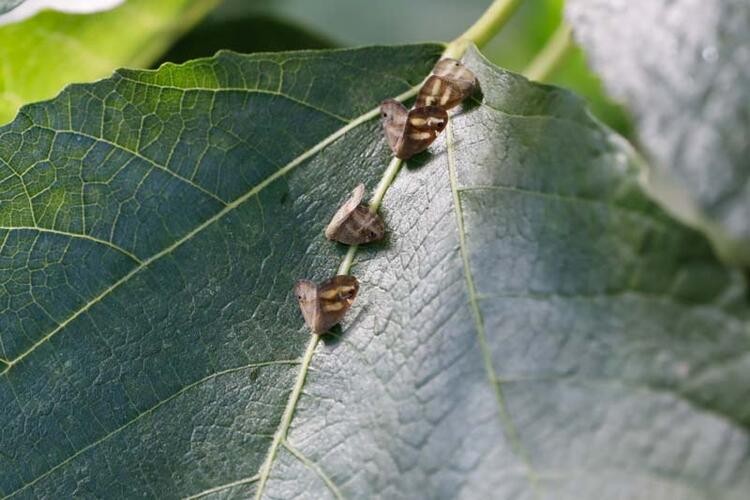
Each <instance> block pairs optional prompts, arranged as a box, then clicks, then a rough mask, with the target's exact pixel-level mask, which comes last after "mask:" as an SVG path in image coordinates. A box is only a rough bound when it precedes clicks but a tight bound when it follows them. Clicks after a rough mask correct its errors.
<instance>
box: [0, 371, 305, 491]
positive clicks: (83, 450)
mask: <svg viewBox="0 0 750 500" xmlns="http://www.w3.org/2000/svg"><path fill="white" fill-rule="evenodd" d="M299 363H300V361H299V360H296V359H283V360H277V361H264V362H260V363H251V364H248V365H243V366H238V367H235V368H228V369H226V370H222V371H219V372H216V373H213V374H211V375H208V376H206V377H203V378H202V379H200V380H197V381H195V382H193V383H191V384H188V385H186V386H185V387H183V388H182V389H180V390H179V391H177V392H175V393H174V394H172V395H171V396H169V397H168V398H166V399H163V400H162V401H159V402H158V403H157V404H155V405H154V406H152V407H151V408H149V409H148V410H145V411H143V412H141V413H139V414H138V415H136V416H135V417H133V418H132V419H130V420H129V421H127V422H126V423H124V424H122V425H120V426H119V427H118V428H117V429H115V430H113V431H111V432H109V433H107V434H106V435H105V436H102V437H101V438H99V439H97V440H96V441H94V442H93V443H91V444H89V445H88V446H85V447H84V448H81V449H80V450H78V451H77V452H76V453H74V454H73V455H71V456H69V457H68V458H66V459H65V460H63V461H62V462H60V463H58V464H57V465H55V466H54V467H52V468H50V469H49V470H48V471H47V472H45V473H43V474H41V475H39V476H37V477H36V478H34V479H33V480H32V481H29V482H28V483H26V484H24V485H23V486H21V487H20V488H18V489H17V490H16V491H14V492H12V493H10V494H9V495H7V496H5V497H3V499H6V498H12V497H13V496H15V495H17V494H18V493H20V492H22V491H24V490H25V489H26V488H28V487H29V486H32V485H34V484H36V483H37V482H39V481H41V480H42V479H44V478H45V477H47V476H49V475H50V474H52V473H53V472H55V471H56V470H58V469H60V468H61V467H65V465H66V464H68V463H70V462H71V461H73V460H75V459H76V458H77V457H79V456H80V455H82V454H83V453H86V452H87V451H89V450H91V449H92V448H95V447H97V446H98V445H100V444H102V443H103V442H105V441H107V440H108V439H110V438H111V437H112V436H115V435H117V434H118V433H120V432H122V431H123V430H125V429H127V428H128V427H130V426H131V425H133V424H134V423H136V422H138V421H139V420H141V419H142V418H144V417H147V416H149V415H151V414H152V413H154V412H155V411H156V410H158V409H159V408H161V407H162V406H164V405H165V404H167V403H169V402H170V401H172V400H174V399H176V398H178V397H179V396H181V395H182V394H184V393H186V392H187V391H189V390H190V389H192V388H194V387H197V386H199V385H201V384H204V383H206V382H208V381H209V380H212V379H215V378H217V377H221V376H223V375H228V374H230V373H236V372H240V371H243V370H249V369H251V368H263V367H266V366H274V365H297V364H299Z"/></svg>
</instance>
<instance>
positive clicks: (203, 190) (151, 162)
mask: <svg viewBox="0 0 750 500" xmlns="http://www.w3.org/2000/svg"><path fill="white" fill-rule="evenodd" d="M34 127H37V128H39V129H42V130H48V131H50V132H52V133H54V134H55V135H57V134H73V135H78V136H80V137H85V138H87V139H91V140H92V141H95V142H98V143H101V144H107V145H109V146H112V147H113V148H115V149H118V150H120V151H123V152H124V153H128V154H129V155H131V156H133V157H135V158H138V159H139V160H143V161H145V162H146V163H148V164H149V165H151V166H152V167H154V168H156V169H157V170H161V171H162V172H165V173H166V174H167V175H170V176H172V177H174V178H175V179H177V180H179V181H182V182H184V183H185V184H187V185H189V186H191V187H192V188H194V189H197V190H198V191H200V192H201V193H203V194H205V195H206V196H208V197H210V198H211V199H213V200H214V201H217V202H219V203H220V204H222V205H224V206H226V205H227V202H226V201H224V200H222V199H221V198H219V197H218V196H217V195H215V194H214V193H212V192H211V191H209V190H208V189H206V188H204V187H203V186H201V185H200V184H196V183H195V182H193V181H192V180H190V179H188V178H187V177H183V176H181V175H180V174H178V173H177V172H174V171H172V170H170V169H168V168H167V167H166V166H164V165H161V164H159V163H157V162H155V161H154V160H152V159H151V158H149V157H147V156H144V155H143V154H141V153H139V152H138V151H134V150H132V149H129V148H127V147H126V146H123V145H122V144H117V143H116V142H112V141H110V140H109V139H105V138H104V137H97V136H95V135H91V134H87V133H86V132H81V131H80V130H61V129H54V128H49V127H43V126H41V125H36V124H35V125H34Z"/></svg>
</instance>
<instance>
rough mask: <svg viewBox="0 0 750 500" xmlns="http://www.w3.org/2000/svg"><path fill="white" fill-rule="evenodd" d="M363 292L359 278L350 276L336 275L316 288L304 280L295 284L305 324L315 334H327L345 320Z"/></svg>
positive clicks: (313, 284)
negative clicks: (345, 316) (360, 290)
mask: <svg viewBox="0 0 750 500" xmlns="http://www.w3.org/2000/svg"><path fill="white" fill-rule="evenodd" d="M358 291H359V283H358V282H357V278H355V277H354V276H349V275H346V274H342V275H338V276H334V277H333V278H331V279H329V280H328V281H324V282H323V283H321V284H319V285H316V284H315V283H313V282H312V281H309V280H300V281H298V282H297V283H296V284H295V285H294V294H295V295H296V296H297V301H299V308H300V310H302V316H303V317H304V318H305V323H306V324H307V326H309V327H310V329H311V330H312V331H313V333H317V334H320V333H325V332H327V331H328V330H329V329H330V328H331V327H332V326H333V325H335V324H337V323H338V322H339V321H341V318H343V317H344V314H345V313H346V311H348V310H349V308H350V307H351V305H352V302H354V299H355V298H356V297H357V292H358Z"/></svg>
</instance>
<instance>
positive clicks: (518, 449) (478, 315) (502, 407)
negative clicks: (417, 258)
mask: <svg viewBox="0 0 750 500" xmlns="http://www.w3.org/2000/svg"><path fill="white" fill-rule="evenodd" d="M445 134H446V138H445V141H446V147H447V150H448V177H449V179H450V187H451V194H452V196H453V209H454V212H455V214H456V229H457V230H458V242H459V251H460V253H461V260H462V261H463V268H464V277H465V279H466V290H467V293H468V296H469V297H468V298H469V307H470V308H471V313H472V316H473V317H474V323H475V326H476V330H477V338H478V340H479V346H480V348H481V351H482V358H483V361H484V367H485V370H486V372H487V378H488V379H489V382H490V384H491V385H492V388H493V390H494V392H495V398H496V399H497V405H498V412H499V416H500V420H501V421H502V423H503V427H504V428H505V433H506V436H507V438H508V441H509V442H510V445H511V447H512V448H513V450H514V452H515V453H516V454H517V455H518V456H519V457H520V458H521V460H523V462H524V463H525V465H526V466H527V468H528V478H529V481H530V484H531V487H532V489H533V490H534V491H535V493H537V495H538V491H537V479H536V473H535V472H534V470H533V468H532V467H531V463H530V461H529V458H528V455H527V453H526V451H525V449H524V448H523V446H522V444H521V441H520V438H519V436H518V430H517V429H516V426H515V424H514V423H513V420H512V419H511V418H510V414H509V413H508V408H507V406H506V404H505V398H504V396H503V390H502V387H501V385H500V383H499V382H498V381H499V380H500V379H499V377H498V376H497V373H496V372H495V366H494V365H493V364H492V355H491V353H490V349H489V345H488V344H487V332H486V330H485V327H484V317H483V315H482V310H481V308H480V306H479V299H478V294H477V289H476V285H475V284H474V276H473V274H472V271H471V263H470V262H469V252H468V248H467V246H466V230H465V227H464V214H463V208H462V206H461V199H460V197H459V195H458V180H457V175H456V159H455V150H454V145H453V127H452V126H451V121H450V120H448V125H447V127H446V128H445Z"/></svg>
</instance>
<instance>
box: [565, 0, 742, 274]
mask: <svg viewBox="0 0 750 500" xmlns="http://www.w3.org/2000/svg"><path fill="white" fill-rule="evenodd" d="M568 17H569V19H570V22H571V23H572V25H573V26H574V29H575V34H576V38H577V39H578V41H579V42H580V43H581V44H582V45H583V46H584V48H586V49H587V51H588V53H589V55H590V57H591V61H592V63H593V65H594V68H595V69H596V70H597V71H598V72H599V73H600V74H601V76H602V78H603V79H604V82H605V84H606V86H607V87H608V89H609V91H610V92H611V93H612V94H613V95H615V96H616V97H618V98H620V99H622V100H623V101H624V102H625V103H626V104H627V105H628V107H629V109H630V110H631V111H632V113H633V115H634V117H635V119H636V121H637V123H638V129H639V137H640V141H641V142H642V144H643V146H644V148H645V150H646V151H647V153H648V154H649V156H650V158H651V159H652V160H653V162H654V166H655V168H654V171H653V172H652V174H651V179H650V184H651V186H650V187H651V191H652V192H653V193H654V194H655V195H656V197H657V198H658V199H659V200H660V201H661V202H662V203H664V204H665V205H666V206H668V207H669V209H670V210H671V211H672V212H674V213H676V214H677V215H678V216H679V217H681V218H682V219H684V220H686V221H688V222H690V223H691V224H693V225H695V226H697V227H699V228H701V229H702V230H704V231H705V232H706V233H708V234H709V235H710V236H711V238H712V239H713V241H714V243H715V245H716V246H717V248H718V249H719V251H720V252H721V253H722V254H723V255H724V256H725V257H726V258H727V259H728V260H730V261H732V262H735V263H740V264H744V265H748V264H750V217H748V214H750V162H748V158H750V141H748V140H747V137H748V132H750V69H749V68H750V51H748V50H747V49H748V47H749V46H750V3H748V2H747V1H745V0H707V1H694V0H677V1H671V0H670V1H667V0H637V1H631V2H621V1H618V0H595V1H581V0H575V1H572V2H570V4H569V6H568Z"/></svg>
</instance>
